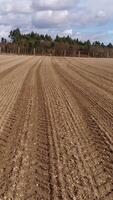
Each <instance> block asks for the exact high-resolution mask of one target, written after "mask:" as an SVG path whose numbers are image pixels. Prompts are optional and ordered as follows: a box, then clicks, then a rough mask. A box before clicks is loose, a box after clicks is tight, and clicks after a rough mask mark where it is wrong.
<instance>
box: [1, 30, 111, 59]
mask: <svg viewBox="0 0 113 200" xmlns="http://www.w3.org/2000/svg"><path fill="white" fill-rule="evenodd" d="M0 51H1V52H3V53H16V54H25V55H33V54H34V55H54V56H79V57H80V56H86V57H87V56H89V57H113V45H112V44H111V43H109V44H108V45H105V44H104V43H100V42H99V41H95V42H93V43H91V42H90V40H87V41H84V42H83V41H81V40H79V39H72V38H71V37H70V36H62V37H61V36H59V35H57V36H56V38H55V39H53V38H52V37H51V36H50V35H48V34H46V35H43V34H38V33H34V32H31V33H27V34H22V33H21V31H20V29H19V28H17V29H14V30H11V31H10V33H9V39H5V38H1V43H0Z"/></svg>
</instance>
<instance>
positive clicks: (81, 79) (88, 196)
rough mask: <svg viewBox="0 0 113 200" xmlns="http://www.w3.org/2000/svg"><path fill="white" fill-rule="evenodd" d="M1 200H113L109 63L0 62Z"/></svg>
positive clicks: (58, 60)
mask: <svg viewBox="0 0 113 200" xmlns="http://www.w3.org/2000/svg"><path fill="white" fill-rule="evenodd" d="M0 200H113V59H96V58H88V59H87V58H57V57H33V56H31V57H30V56H5V55H1V56H0Z"/></svg>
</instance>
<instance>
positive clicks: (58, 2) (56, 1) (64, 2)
mask: <svg viewBox="0 0 113 200" xmlns="http://www.w3.org/2000/svg"><path fill="white" fill-rule="evenodd" d="M76 2H77V0H38V1H36V0H32V6H33V8H34V9H36V10H65V9H69V8H71V7H72V6H73V5H76Z"/></svg>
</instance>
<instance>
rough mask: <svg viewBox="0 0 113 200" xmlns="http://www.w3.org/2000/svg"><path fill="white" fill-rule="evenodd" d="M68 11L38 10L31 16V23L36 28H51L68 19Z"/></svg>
mask: <svg viewBox="0 0 113 200" xmlns="http://www.w3.org/2000/svg"><path fill="white" fill-rule="evenodd" d="M68 15H69V13H68V11H67V10H62V11H52V10H47V11H39V12H37V13H35V14H34V15H33V17H32V23H33V25H34V26H36V27H38V28H47V27H48V28H51V27H55V26H60V25H61V24H63V23H65V22H66V20H67V19H68Z"/></svg>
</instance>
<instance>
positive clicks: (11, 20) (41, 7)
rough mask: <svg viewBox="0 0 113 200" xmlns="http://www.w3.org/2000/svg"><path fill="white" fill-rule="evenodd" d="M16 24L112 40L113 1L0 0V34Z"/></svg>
mask: <svg viewBox="0 0 113 200" xmlns="http://www.w3.org/2000/svg"><path fill="white" fill-rule="evenodd" d="M17 27H19V28H20V30H21V31H22V32H23V33H28V32H31V31H35V32H38V33H43V34H45V33H47V34H50V35H52V37H55V36H56V35H57V34H59V35H60V36H66V35H70V36H71V37H72V38H79V39H80V40H83V41H84V40H88V39H90V40H91V41H95V40H99V41H100V42H104V43H109V42H111V43H113V0H19V1H17V0H0V37H2V36H3V37H6V38H7V37H8V34H9V32H10V30H12V29H14V28H17Z"/></svg>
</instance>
